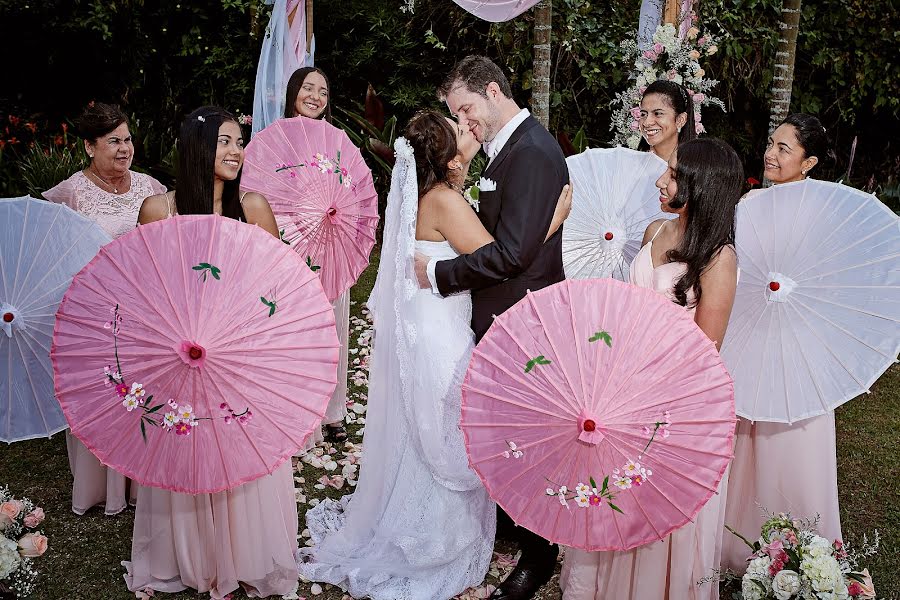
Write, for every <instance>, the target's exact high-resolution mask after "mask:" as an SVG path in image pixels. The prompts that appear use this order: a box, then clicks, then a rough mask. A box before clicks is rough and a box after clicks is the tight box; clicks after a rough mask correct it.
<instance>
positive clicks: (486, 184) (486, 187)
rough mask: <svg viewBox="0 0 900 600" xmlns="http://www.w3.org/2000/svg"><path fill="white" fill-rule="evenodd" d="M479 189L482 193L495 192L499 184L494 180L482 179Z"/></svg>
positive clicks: (479, 181) (479, 182)
mask: <svg viewBox="0 0 900 600" xmlns="http://www.w3.org/2000/svg"><path fill="white" fill-rule="evenodd" d="M478 189H479V190H481V191H482V192H493V191H495V190H496V189H497V182H496V181H494V180H493V179H487V178H485V177H482V178H481V179H479V180H478Z"/></svg>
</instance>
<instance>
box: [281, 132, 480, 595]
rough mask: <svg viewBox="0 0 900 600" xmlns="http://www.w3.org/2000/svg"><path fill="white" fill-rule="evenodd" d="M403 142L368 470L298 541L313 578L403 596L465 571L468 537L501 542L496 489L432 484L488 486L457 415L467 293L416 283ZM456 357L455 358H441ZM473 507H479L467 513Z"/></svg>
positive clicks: (413, 186) (410, 187)
mask: <svg viewBox="0 0 900 600" xmlns="http://www.w3.org/2000/svg"><path fill="white" fill-rule="evenodd" d="M394 149H395V150H396V157H397V160H396V163H395V165H394V170H393V173H392V177H391V190H390V194H389V195H388V202H387V214H386V215H385V226H384V237H383V242H382V247H381V259H380V262H379V267H378V277H377V279H376V281H375V286H374V288H373V289H372V294H371V296H370V298H369V301H368V306H369V309H370V311H371V314H372V318H373V320H374V325H375V337H374V340H373V341H374V344H373V348H372V357H371V366H370V376H369V403H368V411H367V413H366V425H365V428H366V431H365V437H364V439H363V444H364V448H365V453H364V456H363V459H362V465H361V469H360V478H359V482H358V485H357V487H356V490H355V492H354V493H353V495H352V496H344V497H343V498H342V499H341V504H342V505H343V510H340V507H338V508H337V509H336V508H335V506H334V502H333V501H325V502H324V503H322V505H321V508H320V507H319V506H317V507H315V508H313V509H311V510H310V511H309V512H308V513H307V525H308V526H309V529H310V532H311V534H312V537H313V540H314V541H315V542H316V546H315V548H314V549H313V548H301V549H300V550H299V556H300V559H301V562H302V563H303V564H301V572H302V573H303V574H304V576H306V577H312V578H315V577H319V578H320V579H316V580H317V581H331V580H332V578H337V579H343V580H344V581H345V582H349V584H350V585H351V588H352V589H358V590H362V593H369V592H372V591H373V590H380V591H381V592H382V595H381V596H379V597H392V598H401V597H402V598H406V597H409V596H405V595H403V594H402V593H400V592H399V591H398V590H399V588H398V587H397V586H398V583H397V578H403V577H408V578H411V579H415V580H419V579H421V578H423V577H424V578H426V579H427V580H428V581H432V582H433V581H438V582H440V580H441V579H445V580H446V581H447V582H450V581H451V580H453V581H455V580H458V579H460V577H461V574H460V573H459V572H457V570H456V569H459V568H460V567H459V566H458V565H457V566H454V567H453V568H450V569H449V570H448V565H449V563H448V560H456V558H455V557H456V554H455V553H456V552H458V551H459V549H460V548H467V547H472V548H476V550H473V555H472V560H473V561H481V560H482V558H484V559H486V560H489V557H490V551H489V550H488V551H487V553H486V554H483V556H482V553H481V552H480V551H479V550H477V548H479V547H480V546H479V544H491V543H492V541H493V535H492V532H493V530H494V519H495V515H496V513H495V511H494V510H493V507H492V506H488V507H486V505H485V503H487V502H489V501H488V499H487V496H479V495H478V494H473V495H472V496H471V497H470V498H469V500H470V501H471V502H472V504H471V505H469V504H464V503H454V502H450V501H449V499H450V498H451V496H450V495H449V494H446V493H443V494H442V493H432V491H433V490H435V488H436V486H435V485H433V483H437V484H439V485H440V486H444V487H445V488H447V489H450V490H454V491H463V490H475V489H476V488H478V487H479V486H480V485H481V482H480V480H479V479H478V477H477V476H476V475H475V473H474V472H473V471H471V470H470V469H469V468H468V459H467V458H466V454H465V450H464V446H463V441H462V433H461V432H460V431H459V423H458V422H459V401H460V396H459V394H460V385H461V379H462V374H463V373H464V370H465V364H460V363H464V362H467V361H468V354H467V353H465V352H461V350H464V349H465V347H466V345H467V344H471V341H472V340H471V337H467V336H471V331H470V330H468V328H467V325H468V324H467V323H466V317H465V315H464V314H463V313H465V311H460V310H459V307H458V303H456V311H455V312H454V310H452V308H453V304H449V303H447V304H445V303H444V302H445V301H443V300H439V299H437V298H436V297H433V296H432V295H431V292H430V291H422V290H419V289H418V286H417V285H416V279H415V276H414V272H413V269H414V258H415V251H416V239H415V237H416V236H415V232H416V218H417V215H418V207H419V190H418V184H417V181H416V163H415V157H414V155H413V150H412V147H411V146H410V145H409V142H408V141H407V140H406V139H404V138H399V139H398V140H397V141H396V143H395V144H394ZM448 315H453V318H455V320H456V323H457V324H458V326H459V331H457V332H456V335H455V336H442V337H444V338H452V339H453V340H454V342H453V344H455V345H454V346H453V347H454V348H456V349H457V351H456V352H448V351H447V347H448V346H447V345H446V344H442V342H443V341H445V340H443V339H442V340H433V339H425V338H433V337H436V336H434V335H433V331H434V328H435V326H434V323H435V320H441V319H442V320H441V321H440V322H441V323H442V325H440V327H450V325H446V326H445V325H443V324H444V323H450V322H452V320H453V319H451V318H450V317H448ZM455 326H456V325H453V327H455ZM438 337H441V336H438ZM461 355H462V356H461ZM448 356H453V357H455V358H454V359H452V360H442V358H444V357H448ZM448 363H450V364H448ZM420 461H421V462H423V463H425V468H424V469H423V468H422V467H421V465H420V464H417V463H419V462H420ZM429 477H430V478H431V480H430V481H429V480H428V479H427V478H429ZM479 502H480V503H481V504H479ZM469 511H474V512H475V513H477V514H478V515H479V518H478V519H474V520H473V519H470V518H467V517H468V516H469ZM434 515H442V516H444V517H446V518H449V519H451V522H452V523H453V527H451V528H450V529H448V530H446V531H442V532H441V535H437V536H435V535H433V532H431V531H430V530H429V529H428V528H427V527H424V526H423V523H427V522H429V521H430V520H431V519H433V518H435V517H434ZM437 518H439V519H440V518H441V517H437ZM462 562H463V563H464V566H463V567H462V568H463V569H464V570H465V572H466V573H468V572H469V571H470V570H472V569H474V571H472V572H476V571H478V572H479V575H478V578H480V573H481V572H483V570H484V569H486V568H487V563H486V562H485V564H483V565H482V564H480V562H479V564H477V565H476V566H474V567H473V566H472V565H471V564H468V563H467V562H466V561H465V560H463V561H462ZM304 565H306V566H304ZM462 576H463V577H462V579H463V580H464V579H465V573H463V574H462ZM382 585H383V586H384V588H383V589H382V588H381V586H382ZM403 585H405V584H402V583H401V587H402V586H403ZM429 585H430V584H429ZM437 585H442V586H443V585H444V584H441V583H438V584H437ZM447 585H450V584H449V583H448V584H447ZM453 585H455V584H453ZM355 586H358V587H355ZM439 589H441V590H443V589H444V588H443V587H441V588H439ZM361 595H362V594H361ZM429 597H432V596H429Z"/></svg>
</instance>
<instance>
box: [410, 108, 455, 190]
mask: <svg viewBox="0 0 900 600" xmlns="http://www.w3.org/2000/svg"><path fill="white" fill-rule="evenodd" d="M403 136H404V137H405V138H406V139H407V140H408V141H409V145H410V146H412V149H413V152H415V155H416V176H417V178H418V183H419V197H420V198H421V197H422V196H424V195H425V194H427V193H428V192H429V191H431V188H433V187H434V186H436V185H437V184H439V183H441V182H446V181H447V176H448V175H449V174H450V168H449V167H448V166H447V163H449V162H450V161H451V160H453V159H454V158H455V157H456V152H457V148H456V132H455V131H453V127H451V126H450V123H448V122H447V119H446V118H445V117H444V116H443V115H442V114H441V113H439V112H437V111H434V110H423V111H421V112H419V113H417V114H416V115H415V116H414V117H413V118H412V119H410V120H409V124H407V126H406V130H405V131H404V132H403Z"/></svg>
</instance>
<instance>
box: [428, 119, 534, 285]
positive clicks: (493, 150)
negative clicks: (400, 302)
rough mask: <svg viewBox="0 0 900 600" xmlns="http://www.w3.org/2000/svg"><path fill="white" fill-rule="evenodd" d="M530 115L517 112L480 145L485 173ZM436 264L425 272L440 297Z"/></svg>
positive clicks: (429, 265)
mask: <svg viewBox="0 0 900 600" xmlns="http://www.w3.org/2000/svg"><path fill="white" fill-rule="evenodd" d="M530 114H531V112H530V111H529V110H528V109H527V108H523V109H522V110H520V111H519V112H517V113H516V115H515V116H514V117H513V118H512V119H510V120H509V121H507V122H506V125H504V126H503V127H501V128H500V131H498V132H497V135H495V136H494V139H492V140H491V141H489V142H485V143H484V144H482V145H481V147H482V149H483V150H484V153H485V154H487V157H488V164H487V165H486V166H485V167H484V169H485V171H486V170H487V169H488V167H490V166H491V163H492V162H494V158H496V157H497V155H498V154H500V151H501V150H503V147H504V146H506V142H508V141H509V138H510V137H511V136H512V134H513V132H514V131H515V130H516V129H518V128H519V125H521V124H522V122H523V121H525V119H527V118H528V116H529V115H530ZM437 262H438V261H436V260H435V259H433V258H432V259H431V260H429V261H428V268H427V272H428V282H429V283H430V284H431V291H432V292H434V293H435V294H437V295H438V296H440V295H441V292H440V291H439V290H438V285H437V277H436V276H435V274H434V270H435V266H436V265H437Z"/></svg>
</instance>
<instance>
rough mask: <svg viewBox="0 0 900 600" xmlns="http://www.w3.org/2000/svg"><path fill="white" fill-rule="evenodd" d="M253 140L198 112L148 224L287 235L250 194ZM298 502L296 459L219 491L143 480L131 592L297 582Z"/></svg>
mask: <svg viewBox="0 0 900 600" xmlns="http://www.w3.org/2000/svg"><path fill="white" fill-rule="evenodd" d="M243 145H244V142H243V137H242V134H241V129H240V126H239V125H238V123H237V121H236V120H235V118H234V117H233V116H232V115H230V114H229V113H227V112H225V111H224V110H222V109H220V108H215V107H209V106H207V107H203V108H199V109H197V110H195V111H194V112H193V113H191V114H190V115H188V117H187V118H186V119H185V121H184V124H183V125H182V127H181V133H180V135H179V138H178V151H179V165H178V166H179V169H178V170H179V179H178V189H177V190H176V191H175V192H169V193H168V194H160V195H156V196H151V197H149V198H147V199H146V200H145V201H144V204H143V206H142V207H141V211H140V223H141V224H145V223H151V222H153V221H159V220H161V219H165V218H168V217H170V216H172V215H174V214H213V213H215V214H220V215H223V216H225V217H230V218H232V219H239V220H242V221H245V222H247V223H252V224H256V225H259V226H260V227H262V228H263V229H265V230H266V231H268V232H269V233H271V234H272V235H273V236H275V237H278V229H277V227H276V225H275V217H274V216H273V215H272V210H271V209H270V208H269V204H268V202H267V201H266V199H265V198H264V197H263V196H261V195H259V194H256V193H252V192H251V193H244V194H240V192H239V186H240V172H241V167H242V166H243V162H244V147H243ZM296 551H297V504H296V501H295V496H294V480H293V469H292V465H291V462H290V461H288V462H286V463H284V464H283V465H281V466H280V467H279V468H278V469H276V470H275V471H274V472H273V473H272V474H271V475H266V476H263V477H261V478H259V479H257V480H255V481H251V482H250V483H245V484H244V485H241V486H238V487H236V488H234V489H231V490H227V491H224V492H218V493H216V494H197V495H190V494H180V493H176V492H170V491H168V490H163V489H159V488H151V487H146V486H141V487H140V489H139V491H138V501H137V510H136V512H135V519H134V538H133V540H132V542H131V561H130V562H125V563H123V565H124V566H125V567H126V569H127V571H128V572H127V574H126V575H125V580H126V582H127V583H128V589H130V590H131V591H139V590H144V589H147V588H149V589H152V590H156V591H163V592H177V591H180V590H183V589H186V588H189V587H190V588H193V589H195V590H197V591H198V592H209V594H210V595H211V597H212V598H214V599H216V600H218V599H221V598H223V597H224V596H226V595H227V594H230V593H231V592H234V591H235V590H237V589H238V587H243V588H244V590H245V592H246V593H247V594H248V595H249V596H251V597H264V596H269V595H272V594H277V595H286V594H291V593H293V592H294V591H295V590H296V588H297V580H298V572H297V565H296V563H295V562H294V553H295V552H296Z"/></svg>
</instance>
